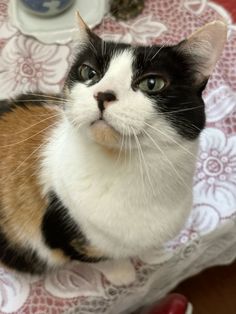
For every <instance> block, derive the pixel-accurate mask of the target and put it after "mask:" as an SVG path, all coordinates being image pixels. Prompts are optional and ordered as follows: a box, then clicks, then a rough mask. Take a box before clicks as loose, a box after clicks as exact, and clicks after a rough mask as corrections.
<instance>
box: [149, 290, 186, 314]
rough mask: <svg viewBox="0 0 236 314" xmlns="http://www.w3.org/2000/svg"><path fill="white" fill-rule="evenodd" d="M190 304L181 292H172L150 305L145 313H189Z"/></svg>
mask: <svg viewBox="0 0 236 314" xmlns="http://www.w3.org/2000/svg"><path fill="white" fill-rule="evenodd" d="M191 313H192V305H191V304H190V303H189V302H188V300H187V299H186V298H185V297H184V296H183V295H181V294H177V293H173V294H170V295H168V296H166V297H165V298H164V299H162V300H161V301H160V302H159V303H158V304H157V305H154V306H153V307H151V308H150V309H149V310H148V311H147V312H146V314H191Z"/></svg>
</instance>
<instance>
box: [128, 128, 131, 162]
mask: <svg viewBox="0 0 236 314" xmlns="http://www.w3.org/2000/svg"><path fill="white" fill-rule="evenodd" d="M128 136H129V164H130V165H131V161H132V158H131V153H132V146H131V145H132V143H131V132H130V127H129V126H128Z"/></svg>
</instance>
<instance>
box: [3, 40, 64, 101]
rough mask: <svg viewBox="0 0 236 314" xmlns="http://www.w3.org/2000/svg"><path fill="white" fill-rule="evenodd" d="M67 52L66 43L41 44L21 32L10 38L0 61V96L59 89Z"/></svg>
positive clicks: (5, 96)
mask: <svg viewBox="0 0 236 314" xmlns="http://www.w3.org/2000/svg"><path fill="white" fill-rule="evenodd" d="M69 54H70V49H69V48H68V47H67V46H58V45H42V44H41V43H39V42H37V41H36V40H34V39H33V38H27V37H24V36H19V37H14V38H12V39H10V40H9V42H8V43H7V44H6V46H5V47H4V48H3V50H2V56H1V61H0V62H1V63H0V81H1V82H2V83H1V86H0V95H1V97H2V98H8V97H10V96H12V95H14V94H18V93H22V92H23V93H24V92H28V91H35V90H37V91H42V92H59V89H60V84H61V82H62V81H63V79H64V76H65V73H66V71H67V68H68V66H69V63H68V59H69Z"/></svg>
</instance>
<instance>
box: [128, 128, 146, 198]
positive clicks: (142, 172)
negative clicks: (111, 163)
mask: <svg viewBox="0 0 236 314" xmlns="http://www.w3.org/2000/svg"><path fill="white" fill-rule="evenodd" d="M130 129H131V131H132V134H133V136H134V140H135V143H136V146H137V151H138V159H139V165H140V167H139V170H140V178H141V182H142V189H143V195H145V184H144V171H143V162H142V158H141V155H140V148H139V145H138V142H137V137H135V132H134V129H133V128H132V127H130Z"/></svg>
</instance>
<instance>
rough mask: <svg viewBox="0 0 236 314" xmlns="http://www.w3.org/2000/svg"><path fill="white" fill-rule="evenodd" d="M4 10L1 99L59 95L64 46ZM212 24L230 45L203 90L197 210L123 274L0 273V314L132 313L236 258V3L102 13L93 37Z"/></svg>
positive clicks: (172, 0)
mask: <svg viewBox="0 0 236 314" xmlns="http://www.w3.org/2000/svg"><path fill="white" fill-rule="evenodd" d="M12 1H16V0H12ZM7 7H8V1H7V0H0V97H1V98H5V97H9V96H12V95H14V94H17V93H20V92H27V91H29V90H35V89H38V90H42V91H46V92H47V91H48V92H58V91H59V90H60V89H61V88H62V85H63V81H64V78H65V74H66V71H67V70H68V67H69V64H70V56H71V52H72V46H71V44H67V45H44V44H42V43H40V42H38V41H37V40H36V39H34V38H30V37H26V36H24V35H23V34H22V33H20V32H19V30H17V29H16V28H15V27H13V26H12V23H11V21H10V20H9V18H8V11H7ZM229 11H230V13H229ZM214 19H224V20H226V21H227V22H228V24H229V33H228V43H227V45H226V47H225V50H224V53H223V55H222V58H221V60H220V61H219V62H218V64H217V67H216V69H215V71H214V74H213V76H212V77H211V79H210V81H209V83H208V86H207V90H206V92H205V94H204V99H205V102H206V114H207V128H206V129H205V130H204V132H203V133H202V135H201V141H200V143H201V145H200V146H201V148H200V152H199V158H198V162H197V170H196V175H195V180H194V206H193V209H192V211H191V215H190V217H189V219H188V221H187V222H186V225H185V227H184V228H183V230H182V232H181V233H180V234H179V236H178V237H177V238H176V239H173V240H172V241H170V242H169V243H166V244H165V246H164V248H163V249H159V250H156V251H154V252H153V254H152V256H146V257H145V258H143V259H142V260H141V259H138V258H134V259H132V260H130V261H125V262H124V264H125V266H124V268H122V267H123V266H122V265H121V264H120V265H117V266H115V267H113V268H112V267H110V268H109V266H107V267H104V266H103V267H101V268H99V267H96V266H92V265H87V264H79V263H77V262H73V263H70V264H68V265H67V266H66V267H64V268H63V269H59V270H57V271H55V272H52V273H50V274H47V275H46V276H42V277H30V276H25V275H20V274H17V273H14V272H11V271H9V270H7V269H4V268H0V313H1V314H3V313H22V314H23V313H24V314H32V313H34V314H45V313H50V314H59V313H70V314H72V313H73V314H74V313H79V314H88V313H107V314H108V313H109V314H118V313H130V312H131V310H135V309H136V308H138V307H139V306H141V305H143V304H146V303H149V302H153V301H155V300H157V299H158V298H160V297H161V296H163V295H164V294H165V293H167V292H168V291H170V289H172V288H173V287H174V286H175V285H176V284H177V283H179V282H180V281H182V280H183V279H184V278H186V277H189V276H191V275H193V274H195V273H197V272H199V271H201V270H202V269H204V268H206V267H209V266H212V265H217V264H225V263H229V262H231V261H232V260H233V259H234V258H235V257H236V228H235V222H236V25H235V24H234V21H235V20H236V6H235V4H234V0H228V1H227V0H218V1H215V2H212V1H207V0H147V1H146V2H145V9H144V11H143V13H142V15H140V16H138V17H137V18H136V19H134V20H130V21H127V22H122V21H119V22H118V21H115V19H114V18H113V17H111V16H110V15H108V16H106V17H105V18H104V20H103V22H102V24H101V25H100V26H99V27H97V28H96V29H95V31H96V32H97V33H98V34H99V35H101V36H102V37H103V38H105V39H114V40H121V41H125V42H134V43H142V44H148V45H149V44H151V43H164V42H166V43H175V42H178V41H179V40H180V39H182V38H184V37H185V36H187V35H189V34H190V33H191V32H192V31H193V30H195V29H196V28H198V27H200V26H202V25H203V24H205V23H206V22H209V21H212V20H214ZM122 281H123V282H122Z"/></svg>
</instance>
